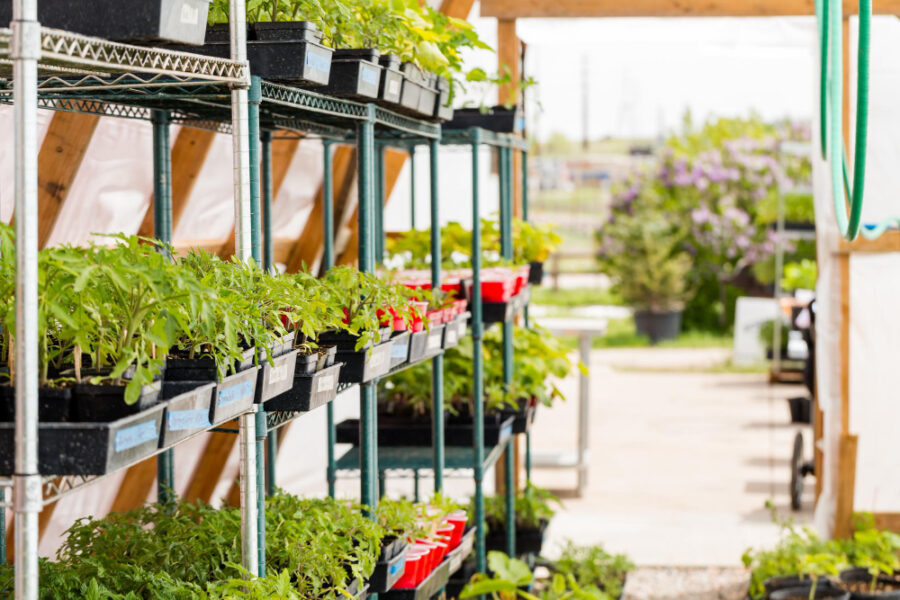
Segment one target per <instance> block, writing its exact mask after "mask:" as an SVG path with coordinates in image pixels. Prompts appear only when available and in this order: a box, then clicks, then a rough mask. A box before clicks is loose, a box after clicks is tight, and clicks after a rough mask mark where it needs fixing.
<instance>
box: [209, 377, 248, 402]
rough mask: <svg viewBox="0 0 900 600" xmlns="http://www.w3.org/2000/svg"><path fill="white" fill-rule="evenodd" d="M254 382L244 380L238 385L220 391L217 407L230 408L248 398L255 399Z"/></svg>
mask: <svg viewBox="0 0 900 600" xmlns="http://www.w3.org/2000/svg"><path fill="white" fill-rule="evenodd" d="M253 392H254V387H253V381H247V380H244V381H242V382H240V383H238V384H237V385H233V386H231V387H227V388H225V389H224V390H219V394H218V399H217V401H216V406H220V407H221V406H228V405H229V404H234V403H235V402H239V401H241V400H244V399H246V398H253Z"/></svg>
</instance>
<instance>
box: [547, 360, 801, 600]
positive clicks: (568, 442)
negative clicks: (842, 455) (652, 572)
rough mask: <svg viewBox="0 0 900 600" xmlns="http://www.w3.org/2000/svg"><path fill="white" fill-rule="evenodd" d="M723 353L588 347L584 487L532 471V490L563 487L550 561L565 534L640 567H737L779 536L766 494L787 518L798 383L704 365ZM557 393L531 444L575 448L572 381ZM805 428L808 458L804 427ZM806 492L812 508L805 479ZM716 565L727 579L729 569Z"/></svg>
mask: <svg viewBox="0 0 900 600" xmlns="http://www.w3.org/2000/svg"><path fill="white" fill-rule="evenodd" d="M727 354H728V353H727V351H726V350H721V349H699V350H694V349H685V350H681V349H678V350H675V349H671V350H669V349H628V350H595V351H594V352H593V353H592V356H591V365H590V367H591V373H592V390H591V392H592V396H591V397H592V405H591V418H590V434H591V466H590V471H589V482H588V489H587V491H586V493H585V495H584V497H583V498H574V497H573V495H572V493H571V492H568V493H566V491H565V490H566V488H569V489H571V488H572V487H573V486H574V482H575V474H574V471H568V470H566V471H552V470H539V469H536V470H535V472H534V473H533V480H534V482H535V483H536V484H537V485H540V486H542V487H549V488H551V489H554V490H557V491H559V492H560V493H561V494H566V497H565V498H564V509H563V510H561V511H560V512H559V514H558V515H557V516H556V518H555V519H554V521H553V523H552V525H551V528H550V531H549V532H548V543H547V545H546V546H545V548H546V554H547V555H548V556H552V555H553V554H554V553H555V550H556V548H558V547H559V545H560V544H561V543H562V541H563V540H565V539H573V540H576V541H578V542H579V543H603V544H604V545H605V546H606V547H607V548H608V549H609V550H611V551H615V552H625V553H627V554H628V555H629V556H630V557H631V558H632V560H633V561H634V562H636V563H637V564H638V565H641V566H666V567H671V566H705V567H737V566H739V565H740V559H741V554H742V552H743V551H744V550H745V549H746V548H747V547H748V546H757V545H766V546H768V545H771V544H774V543H775V541H776V540H777V538H778V533H779V531H778V527H777V526H775V525H773V524H772V522H771V519H770V514H769V511H768V510H767V509H766V508H765V503H766V501H767V500H769V499H771V500H773V501H774V503H775V505H776V506H777V507H778V508H779V510H780V512H781V513H782V514H788V513H789V510H788V507H789V495H788V481H789V466H788V465H789V456H790V451H791V448H792V441H793V436H794V433H795V431H797V429H796V427H795V426H792V425H790V418H789V413H788V409H787V404H786V402H785V398H788V397H790V396H798V395H802V394H803V393H805V390H804V389H803V388H801V387H800V386H770V385H768V383H767V381H766V376H765V375H763V374H749V375H747V374H727V373H725V374H720V373H707V372H702V369H704V368H708V367H710V366H711V365H714V364H716V363H719V362H723V361H724V360H726V359H727ZM613 365H615V367H613ZM661 367H662V368H664V370H663V371H660V370H659V368H661ZM647 369H653V370H647ZM678 369H685V372H678ZM565 389H566V390H568V394H569V401H568V402H566V403H561V404H558V405H557V406H555V407H553V408H552V409H549V410H544V409H543V407H542V409H541V413H539V418H538V419H537V421H536V426H535V431H534V433H533V434H532V445H533V448H534V449H535V450H547V449H554V448H560V447H563V448H568V449H571V448H574V444H575V439H574V432H575V431H576V428H575V426H574V424H575V422H576V414H577V413H576V409H577V393H576V387H575V382H574V381H567V382H565ZM802 430H803V431H804V435H805V436H806V437H807V446H808V450H807V453H808V455H809V453H811V440H809V439H808V438H809V434H810V430H809V429H808V428H802ZM806 487H807V496H806V506H807V507H809V506H810V505H811V501H812V487H813V480H812V478H809V479H808V481H807V486H806ZM795 516H797V517H798V519H799V520H800V521H803V520H805V519H808V518H809V515H808V513H799V515H797V514H795ZM723 572H726V573H729V576H728V578H729V580H732V579H733V577H734V575H733V573H734V572H733V571H732V570H725V571H723ZM657 575H658V573H657ZM632 597H638V596H632ZM643 597H645V598H649V597H651V596H649V595H647V596H643ZM660 597H661V598H662V597H668V596H660ZM672 597H677V596H672ZM711 597H718V596H715V595H714V596H711Z"/></svg>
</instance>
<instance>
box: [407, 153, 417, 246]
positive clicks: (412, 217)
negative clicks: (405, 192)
mask: <svg viewBox="0 0 900 600" xmlns="http://www.w3.org/2000/svg"><path fill="white" fill-rule="evenodd" d="M409 228H410V229H415V228H416V146H415V144H412V145H410V147H409Z"/></svg>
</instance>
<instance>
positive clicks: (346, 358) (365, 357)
mask: <svg viewBox="0 0 900 600" xmlns="http://www.w3.org/2000/svg"><path fill="white" fill-rule="evenodd" d="M392 346H393V342H391V341H390V340H388V341H387V342H382V343H381V344H377V345H376V346H374V347H372V349H371V350H360V351H359V352H349V351H341V349H340V348H339V349H338V353H337V358H336V360H337V361H338V362H342V363H345V364H344V368H343V369H341V377H340V383H366V382H367V381H372V380H373V379H375V378H376V377H381V376H382V375H384V374H385V373H387V372H388V371H389V370H390V368H391V347H392Z"/></svg>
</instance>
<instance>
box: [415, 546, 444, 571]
mask: <svg viewBox="0 0 900 600" xmlns="http://www.w3.org/2000/svg"><path fill="white" fill-rule="evenodd" d="M416 543H417V544H421V545H422V546H424V547H426V548H428V559H427V561H426V562H425V564H426V568H425V574H426V575H427V574H428V573H431V572H432V571H434V568H435V567H437V566H438V563H439V562H441V559H440V558H439V557H440V554H441V549H440V548H439V547H438V545H437V544H435V543H434V542H432V541H430V540H428V541H426V540H423V539H418V540H416Z"/></svg>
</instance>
